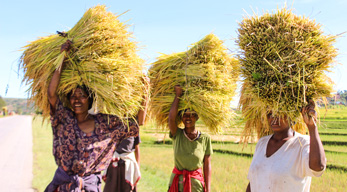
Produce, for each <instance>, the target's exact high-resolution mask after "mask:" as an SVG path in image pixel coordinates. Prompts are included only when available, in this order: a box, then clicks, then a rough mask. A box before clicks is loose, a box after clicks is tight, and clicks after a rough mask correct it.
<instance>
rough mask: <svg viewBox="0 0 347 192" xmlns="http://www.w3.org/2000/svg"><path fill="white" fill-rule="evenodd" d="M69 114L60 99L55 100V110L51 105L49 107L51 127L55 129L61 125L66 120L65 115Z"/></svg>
mask: <svg viewBox="0 0 347 192" xmlns="http://www.w3.org/2000/svg"><path fill="white" fill-rule="evenodd" d="M69 112H70V110H69V109H68V108H66V107H64V106H63V103H62V102H61V100H60V99H57V103H56V105H55V109H54V108H53V107H52V105H50V115H51V123H52V127H55V126H57V125H58V124H60V123H62V121H63V120H64V119H66V115H68V113H69Z"/></svg>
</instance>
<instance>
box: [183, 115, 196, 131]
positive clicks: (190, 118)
mask: <svg viewBox="0 0 347 192" xmlns="http://www.w3.org/2000/svg"><path fill="white" fill-rule="evenodd" d="M198 119H199V118H198V115H197V114H196V113H195V112H194V113H191V112H188V113H187V112H185V113H184V114H183V117H182V121H183V124H184V127H186V128H189V127H195V122H196V121H197V120H198Z"/></svg>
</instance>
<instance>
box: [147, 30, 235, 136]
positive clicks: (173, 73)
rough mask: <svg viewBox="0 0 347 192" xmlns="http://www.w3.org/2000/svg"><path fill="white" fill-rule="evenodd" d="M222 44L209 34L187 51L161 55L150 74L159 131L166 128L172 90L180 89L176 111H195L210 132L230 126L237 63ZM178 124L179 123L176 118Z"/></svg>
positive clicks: (152, 101) (154, 110)
mask: <svg viewBox="0 0 347 192" xmlns="http://www.w3.org/2000/svg"><path fill="white" fill-rule="evenodd" d="M226 51H227V50H226V48H225V47H224V45H223V42H222V41H221V40H219V39H218V38H217V37H216V36H215V35H213V34H209V35H207V36H206V37H205V38H203V39H202V40H200V41H199V42H197V43H195V44H194V45H193V46H192V47H191V48H190V49H189V50H188V51H186V52H181V53H175V54H171V55H162V56H161V57H159V58H158V60H157V61H156V62H154V63H153V65H152V67H151V68H150V70H149V75H150V78H151V87H152V98H151V105H150V107H151V114H152V116H153V117H154V118H155V119H156V123H157V125H158V127H161V128H166V127H167V125H168V116H169V111H170V107H171V104H172V102H173V100H174V97H175V93H174V86H175V85H181V87H182V88H183V90H184V94H183V95H182V96H181V101H180V104H179V109H178V110H179V111H180V110H183V109H186V108H189V109H191V110H194V111H196V112H197V113H198V114H199V117H200V118H201V119H202V121H203V122H204V124H205V125H206V126H207V127H208V128H209V129H210V130H212V131H215V132H220V131H221V130H222V128H223V127H225V126H227V125H228V124H229V123H230V122H229V119H230V117H231V116H232V115H231V109H230V102H231V100H232V97H233V96H234V95H235V89H236V86H237V85H236V81H237V80H238V76H239V71H238V70H239V62H238V61H237V59H235V58H232V57H230V55H229V54H227V52H226ZM177 123H178V124H180V123H181V116H178V118H177Z"/></svg>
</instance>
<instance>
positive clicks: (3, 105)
mask: <svg viewBox="0 0 347 192" xmlns="http://www.w3.org/2000/svg"><path fill="white" fill-rule="evenodd" d="M6 105H7V104H6V102H5V101H4V100H3V99H2V97H1V96H0V109H2V107H5V106H6Z"/></svg>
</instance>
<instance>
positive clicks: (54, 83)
mask: <svg viewBox="0 0 347 192" xmlns="http://www.w3.org/2000/svg"><path fill="white" fill-rule="evenodd" d="M71 44H72V42H71V41H69V40H67V41H66V42H65V43H64V44H63V45H62V46H61V50H60V51H61V52H63V51H68V50H69V49H70V46H71ZM64 59H65V56H64ZM64 59H63V60H62V63H59V65H61V66H62V67H61V69H56V70H55V71H54V73H53V76H52V79H51V81H50V82H49V85H48V90H47V95H48V101H49V103H50V104H51V106H52V107H53V109H54V110H55V104H56V103H57V100H58V95H57V89H58V85H59V82H60V76H61V72H62V69H63V68H64V66H65V64H64Z"/></svg>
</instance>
